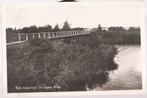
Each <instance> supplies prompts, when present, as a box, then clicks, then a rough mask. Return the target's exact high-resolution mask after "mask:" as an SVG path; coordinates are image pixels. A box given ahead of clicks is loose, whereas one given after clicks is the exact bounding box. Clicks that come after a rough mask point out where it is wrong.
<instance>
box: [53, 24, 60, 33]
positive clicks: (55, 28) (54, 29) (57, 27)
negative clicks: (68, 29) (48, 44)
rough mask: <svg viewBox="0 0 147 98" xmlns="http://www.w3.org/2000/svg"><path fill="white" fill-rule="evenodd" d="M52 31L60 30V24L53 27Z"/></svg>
mask: <svg viewBox="0 0 147 98" xmlns="http://www.w3.org/2000/svg"><path fill="white" fill-rule="evenodd" d="M52 31H54V32H56V31H60V28H59V25H58V24H56V25H55V27H54V28H53V29H52Z"/></svg>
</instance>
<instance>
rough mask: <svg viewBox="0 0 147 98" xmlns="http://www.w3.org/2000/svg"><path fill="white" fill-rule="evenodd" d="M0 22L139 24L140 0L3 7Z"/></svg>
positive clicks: (12, 24) (90, 25)
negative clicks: (1, 20) (0, 20)
mask: <svg viewBox="0 0 147 98" xmlns="http://www.w3.org/2000/svg"><path fill="white" fill-rule="evenodd" d="M2 15H3V23H4V24H5V26H6V27H12V28H14V27H17V28H22V27H24V26H30V25H36V26H43V25H47V24H50V25H52V26H54V25H55V24H59V26H60V27H61V26H62V25H63V23H64V21H68V22H69V23H70V24H71V26H72V27H87V28H93V27H97V26H98V24H101V25H102V26H105V27H109V26H124V27H129V26H140V25H141V22H142V18H143V2H142V0H141V1H138V0H137V1H132V0H131V1H123V0H122V1H121V2H120V1H115V0H114V2H109V1H107V2H102V1H101V2H95V3H82V2H81V3H80V2H79V3H48V4H43V3H42V4H41V3H39V4H35V5H34V4H27V5H26V4H23V5H22V4H21V5H20V4H19V5H16V4H15V5H14V4H13V5H12V4H9V5H5V6H3V13H2Z"/></svg>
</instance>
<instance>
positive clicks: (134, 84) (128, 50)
mask: <svg viewBox="0 0 147 98" xmlns="http://www.w3.org/2000/svg"><path fill="white" fill-rule="evenodd" d="M118 50H119V53H118V54H117V56H116V57H115V59H114V60H115V61H116V62H117V64H118V65H119V68H118V69H117V70H115V71H113V72H111V73H110V80H109V81H108V82H107V83H106V84H105V85H104V86H103V87H102V88H100V87H97V88H96V90H139V89H142V74H141V72H142V67H141V65H142V64H141V47H140V46H118Z"/></svg>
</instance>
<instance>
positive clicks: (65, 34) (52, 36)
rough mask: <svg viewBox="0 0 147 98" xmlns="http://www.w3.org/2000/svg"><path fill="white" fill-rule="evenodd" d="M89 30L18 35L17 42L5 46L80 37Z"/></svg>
mask: <svg viewBox="0 0 147 98" xmlns="http://www.w3.org/2000/svg"><path fill="white" fill-rule="evenodd" d="M89 33H90V31H89V30H71V31H58V32H40V33H19V34H18V41H16V42H11V43H7V45H11V44H16V43H22V42H24V41H27V40H31V39H36V38H37V39H57V38H64V37H72V36H80V35H87V34H89Z"/></svg>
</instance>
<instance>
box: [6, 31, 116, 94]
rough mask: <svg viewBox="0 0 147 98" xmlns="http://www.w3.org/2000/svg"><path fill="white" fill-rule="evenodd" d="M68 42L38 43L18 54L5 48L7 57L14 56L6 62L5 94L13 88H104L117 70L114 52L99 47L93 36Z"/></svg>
mask: <svg viewBox="0 0 147 98" xmlns="http://www.w3.org/2000/svg"><path fill="white" fill-rule="evenodd" d="M68 40H70V41H69V42H68V43H65V41H64V40H57V41H56V40H54V41H51V40H39V39H38V40H31V41H29V42H28V44H27V45H26V46H24V47H23V48H18V49H17V50H18V51H14V49H11V48H8V54H7V55H8V56H10V55H12V53H14V54H13V55H15V58H11V57H9V59H8V81H9V82H8V87H9V92H14V91H18V90H16V89H15V87H16V86H20V87H22V86H28V87H29V86H35V87H39V86H42V87H44V86H45V87H51V89H47V90H45V89H37V90H26V91H84V90H86V87H88V88H95V87H96V86H97V85H100V86H102V85H103V84H105V83H106V82H107V81H108V79H109V71H113V70H115V69H117V67H118V65H117V64H116V63H115V62H114V60H113V59H114V57H115V55H116V54H117V48H116V47H115V46H112V45H105V44H101V43H100V42H99V40H98V37H97V36H95V35H94V34H91V35H90V36H81V38H76V37H75V38H71V39H68ZM15 48H16V47H15ZM17 52H19V53H17ZM20 56H21V58H19V57H20ZM14 61H16V62H14ZM12 65H13V66H12ZM12 77H13V78H12ZM13 79H15V81H13ZM56 87H58V88H56ZM20 91H21V92H22V91H23V90H20Z"/></svg>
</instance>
